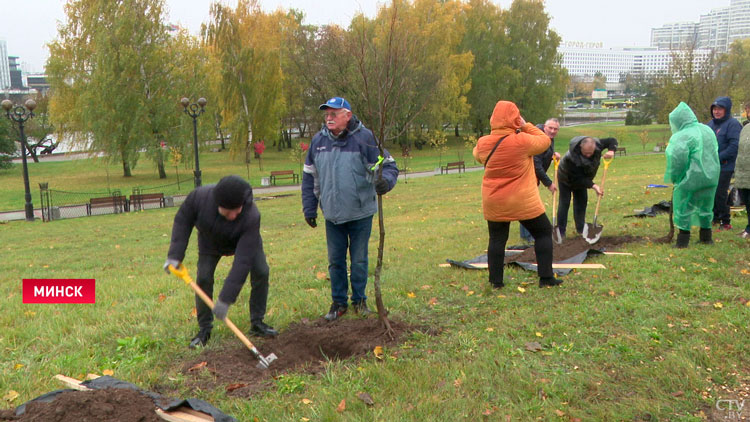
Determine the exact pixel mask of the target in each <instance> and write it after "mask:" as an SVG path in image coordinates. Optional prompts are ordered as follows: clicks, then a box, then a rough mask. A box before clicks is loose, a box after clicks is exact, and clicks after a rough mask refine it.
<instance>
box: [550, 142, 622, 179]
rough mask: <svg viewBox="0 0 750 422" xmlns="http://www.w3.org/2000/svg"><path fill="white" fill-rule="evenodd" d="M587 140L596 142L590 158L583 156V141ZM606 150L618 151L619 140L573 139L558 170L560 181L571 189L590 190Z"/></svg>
mask: <svg viewBox="0 0 750 422" xmlns="http://www.w3.org/2000/svg"><path fill="white" fill-rule="evenodd" d="M585 138H591V139H593V140H594V141H595V142H596V148H595V149H594V154H593V155H592V156H591V157H588V158H586V157H584V156H583V154H581V141H583V140H584V139H585ZM604 149H608V150H610V151H617V139H615V138H602V139H598V138H594V137H591V136H576V137H575V138H573V139H571V140H570V147H569V148H568V152H566V153H565V155H563V157H562V159H561V160H560V166H559V167H558V169H557V179H558V181H559V182H560V183H563V184H565V185H566V186H568V187H570V188H571V189H589V188H591V187H592V186H594V176H596V172H597V171H598V170H599V162H600V161H601V158H602V150H604Z"/></svg>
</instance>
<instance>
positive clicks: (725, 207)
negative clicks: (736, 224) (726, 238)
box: [714, 171, 734, 224]
mask: <svg viewBox="0 0 750 422" xmlns="http://www.w3.org/2000/svg"><path fill="white" fill-rule="evenodd" d="M733 174H734V171H721V172H720V173H719V186H717V187H716V196H714V222H715V223H721V224H730V222H731V216H730V215H729V202H728V201H729V183H730V182H731V181H732V175H733Z"/></svg>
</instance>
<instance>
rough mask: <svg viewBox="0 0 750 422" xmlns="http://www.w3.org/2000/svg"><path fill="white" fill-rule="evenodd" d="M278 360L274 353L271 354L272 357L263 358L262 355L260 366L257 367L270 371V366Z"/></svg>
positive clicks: (259, 359)
mask: <svg viewBox="0 0 750 422" xmlns="http://www.w3.org/2000/svg"><path fill="white" fill-rule="evenodd" d="M275 360H276V355H275V354H274V353H271V354H270V355H268V356H266V357H263V356H262V355H258V361H259V362H258V364H257V365H255V367H256V368H258V369H268V366H269V365H271V362H273V361H275Z"/></svg>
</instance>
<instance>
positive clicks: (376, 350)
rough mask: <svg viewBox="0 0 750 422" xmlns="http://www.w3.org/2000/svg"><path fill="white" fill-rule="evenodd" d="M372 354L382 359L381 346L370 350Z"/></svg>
mask: <svg viewBox="0 0 750 422" xmlns="http://www.w3.org/2000/svg"><path fill="white" fill-rule="evenodd" d="M372 353H374V354H375V357H376V358H378V359H383V346H375V348H374V349H372Z"/></svg>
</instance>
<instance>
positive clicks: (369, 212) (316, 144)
mask: <svg viewBox="0 0 750 422" xmlns="http://www.w3.org/2000/svg"><path fill="white" fill-rule="evenodd" d="M320 109H321V110H323V111H325V126H323V128H322V129H321V130H320V132H318V133H316V134H315V136H314V137H313V139H312V141H311V142H310V149H309V150H308V151H307V158H306V159H305V167H304V174H303V175H302V210H303V212H304V216H305V221H306V222H307V224H309V225H310V227H313V228H315V227H317V225H318V224H317V217H318V206H320V209H321V210H322V211H323V215H324V216H325V222H326V241H327V245H328V274H329V276H330V278H331V297H332V299H333V303H332V304H331V308H330V310H329V312H328V313H327V314H326V315H325V318H326V319H327V320H329V321H333V320H335V319H337V318H338V317H340V316H341V315H343V314H344V313H345V312H346V310H347V308H348V297H347V294H348V291H349V281H348V280H347V268H346V255H347V250H348V252H349V255H350V259H351V288H352V294H351V301H352V305H353V307H354V311H355V312H357V313H359V314H360V315H367V314H369V313H370V310H369V309H368V308H367V302H366V300H367V296H366V295H365V288H366V287H367V268H368V257H367V244H368V241H369V240H370V233H371V231H372V216H373V215H374V214H375V213H376V212H377V211H378V203H377V197H376V194H377V195H384V194H386V193H387V192H388V191H390V190H391V189H393V187H394V186H395V185H396V180H397V178H398V168H397V167H396V162H395V161H394V160H393V158H392V157H391V156H390V154H389V153H388V151H384V155H385V157H382V162H381V160H380V158H381V157H379V155H380V151H379V148H378V144H377V142H376V140H375V136H374V135H373V134H372V132H371V131H370V130H369V129H367V128H366V127H365V126H364V125H363V124H362V123H361V122H360V121H359V120H358V119H357V117H356V116H354V115H353V114H352V111H351V106H350V105H349V102H348V101H346V100H345V99H343V98H341V97H333V98H331V99H330V100H328V101H327V102H326V103H325V104H322V105H321V106H320ZM378 166H382V171H383V173H382V175H383V177H382V178H378V176H377V167H378Z"/></svg>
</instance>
